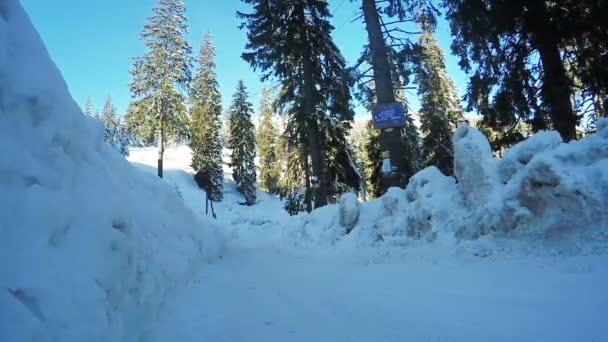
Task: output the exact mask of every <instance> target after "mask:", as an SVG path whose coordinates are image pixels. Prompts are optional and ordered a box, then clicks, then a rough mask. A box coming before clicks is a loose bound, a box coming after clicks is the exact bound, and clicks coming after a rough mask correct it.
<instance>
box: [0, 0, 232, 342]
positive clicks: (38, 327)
mask: <svg viewBox="0 0 608 342" xmlns="http://www.w3.org/2000/svg"><path fill="white" fill-rule="evenodd" d="M0 146H2V152H1V153H0V189H1V190H0V193H1V194H2V196H0V341H6V342H12V341H62V342H64V341H141V340H146V337H145V325H146V323H147V322H148V321H149V320H150V319H151V318H153V317H154V316H155V315H156V314H157V312H158V310H159V308H160V306H161V305H162V303H163V300H164V298H165V294H166V293H167V292H168V291H171V289H172V288H174V286H176V285H178V284H179V283H180V282H183V281H185V279H186V276H187V275H188V274H189V272H191V271H192V269H193V267H195V266H197V265H200V264H201V263H203V262H205V261H206V260H209V259H210V258H213V257H214V256H215V255H217V253H218V252H219V249H220V247H221V244H220V241H221V240H220V239H219V237H218V236H217V235H216V233H215V228H214V226H213V225H212V224H211V223H210V222H207V221H205V222H200V221H199V220H198V219H197V218H196V217H195V216H194V214H192V212H191V211H189V210H187V209H185V207H184V205H183V202H182V201H181V200H180V199H179V197H178V196H177V195H176V194H175V192H174V191H173V189H171V188H170V187H168V186H167V185H166V184H165V183H163V182H161V181H160V180H157V179H155V177H153V176H149V175H146V174H143V173H140V172H139V171H137V170H135V169H134V168H133V167H132V166H131V165H130V164H129V163H128V162H127V161H126V160H125V159H124V158H123V157H121V156H120V155H119V154H118V153H117V152H115V151H114V150H113V149H112V148H110V147H109V146H107V145H106V144H105V143H103V130H102V125H101V124H100V123H99V122H97V121H96V120H94V119H92V118H89V117H87V116H84V115H82V112H81V111H80V109H79V108H78V106H77V105H76V103H75V102H74V101H73V100H72V98H71V96H70V94H69V92H68V90H67V86H66V84H65V82H64V81H63V79H62V77H61V75H60V73H59V71H58V70H57V68H56V67H55V65H54V64H53V63H52V62H51V60H50V58H49V55H48V53H47V51H46V49H45V48H44V46H43V43H42V42H41V40H40V38H39V36H38V34H37V33H36V31H35V30H34V29H33V27H32V25H31V23H30V21H29V19H28V17H27V15H26V14H25V12H24V10H23V9H22V7H21V5H20V4H19V2H18V1H17V0H0Z"/></svg>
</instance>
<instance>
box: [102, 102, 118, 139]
mask: <svg viewBox="0 0 608 342" xmlns="http://www.w3.org/2000/svg"><path fill="white" fill-rule="evenodd" d="M101 121H102V122H103V125H104V127H105V132H104V138H105V140H106V142H108V143H110V144H112V142H113V141H114V136H115V135H116V131H117V130H118V116H117V115H116V107H114V103H113V102H112V96H110V95H108V97H106V101H105V102H104V104H103V109H102V110H101Z"/></svg>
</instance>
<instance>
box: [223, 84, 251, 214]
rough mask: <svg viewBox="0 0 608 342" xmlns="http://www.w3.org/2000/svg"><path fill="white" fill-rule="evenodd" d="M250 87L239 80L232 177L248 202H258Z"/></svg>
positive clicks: (232, 117) (233, 111)
mask: <svg viewBox="0 0 608 342" xmlns="http://www.w3.org/2000/svg"><path fill="white" fill-rule="evenodd" d="M248 96H249V95H248V93H247V88H246V87H245V84H244V83H243V81H239V83H238V85H237V87H236V92H235V94H234V96H233V98H232V105H231V106H230V109H229V110H228V113H229V122H228V126H229V128H230V137H229V139H228V148H230V149H231V151H232V155H231V161H230V166H231V167H232V177H233V179H234V182H235V183H236V186H237V189H238V190H239V191H240V192H241V193H242V194H243V196H245V204H247V205H253V204H255V202H256V186H255V183H256V168H255V151H256V147H255V127H254V126H253V123H252V122H251V115H252V113H253V105H252V104H251V103H250V102H249V101H248Z"/></svg>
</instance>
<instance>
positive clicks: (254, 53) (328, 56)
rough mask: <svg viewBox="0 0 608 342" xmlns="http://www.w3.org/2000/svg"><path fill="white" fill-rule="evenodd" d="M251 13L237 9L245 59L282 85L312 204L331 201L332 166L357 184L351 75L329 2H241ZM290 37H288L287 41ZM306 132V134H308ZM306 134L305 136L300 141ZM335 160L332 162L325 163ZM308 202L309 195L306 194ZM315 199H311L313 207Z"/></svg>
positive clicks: (281, 99) (283, 101) (283, 107)
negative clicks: (351, 143)
mask: <svg viewBox="0 0 608 342" xmlns="http://www.w3.org/2000/svg"><path fill="white" fill-rule="evenodd" d="M243 1H244V2H245V3H248V4H252V5H253V12H252V13H239V17H241V18H242V19H244V23H243V25H242V27H244V28H246V29H247V31H248V32H247V37H248V39H249V42H248V44H247V49H248V51H247V52H246V53H244V54H243V58H244V59H245V60H246V61H247V62H249V63H250V64H251V65H252V66H253V67H254V68H260V69H261V70H262V71H263V76H262V80H267V79H269V78H271V77H274V78H277V79H278V80H279V81H280V83H281V88H282V91H281V94H280V96H279V99H278V104H279V108H280V109H281V111H282V112H283V113H284V114H285V115H288V116H290V117H291V120H289V121H290V124H291V125H296V126H297V127H295V128H294V129H291V130H289V132H291V133H294V134H295V133H297V134H298V137H296V136H294V137H291V138H290V139H289V141H290V142H293V143H296V144H298V146H299V148H300V150H301V152H302V154H303V155H304V154H306V155H309V156H310V165H308V158H305V160H303V162H304V163H305V164H306V166H305V167H304V168H305V170H308V168H309V167H310V169H311V170H312V172H305V174H304V175H303V176H304V177H307V178H308V179H306V180H305V183H306V184H308V183H311V186H310V188H311V189H312V192H313V194H314V196H313V197H314V206H315V207H320V206H323V205H325V204H327V202H328V199H329V198H330V196H332V194H331V193H330V191H329V187H330V182H332V181H333V180H329V179H328V177H327V176H328V170H329V169H332V170H334V171H336V172H341V173H342V175H339V177H340V178H341V179H343V180H344V181H348V182H349V183H351V184H347V185H349V186H353V187H354V186H357V184H358V183H359V180H358V179H357V180H356V181H353V178H357V177H356V176H354V175H356V172H354V167H353V166H352V162H351V160H349V155H348V152H347V146H345V144H346V139H345V136H346V135H347V133H348V129H349V122H350V121H352V119H353V112H352V110H351V108H350V105H349V101H350V91H349V87H350V85H351V80H350V77H349V75H348V73H347V71H346V67H345V61H344V59H343V57H342V56H341V54H340V52H339V49H338V48H337V47H336V45H335V44H334V43H333V41H332V39H331V32H332V30H333V27H332V26H331V24H330V23H329V18H330V17H331V14H330V13H329V8H328V4H327V2H325V1H312V0H288V1H280V0H270V1H268V0H243ZM286 37H289V39H286ZM304 132H305V133H304ZM300 137H304V139H300ZM328 161H329V162H330V163H334V164H333V165H328V163H327V162H328ZM308 200H310V197H309V198H308ZM311 204H312V203H307V206H308V207H311Z"/></svg>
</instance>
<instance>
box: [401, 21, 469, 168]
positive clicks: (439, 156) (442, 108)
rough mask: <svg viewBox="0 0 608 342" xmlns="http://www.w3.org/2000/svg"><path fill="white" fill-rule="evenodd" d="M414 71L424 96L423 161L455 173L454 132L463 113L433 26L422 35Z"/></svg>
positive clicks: (422, 106)
mask: <svg viewBox="0 0 608 342" xmlns="http://www.w3.org/2000/svg"><path fill="white" fill-rule="evenodd" d="M418 46H419V50H418V51H417V52H416V54H415V56H414V59H413V72H414V76H415V79H416V83H417V84H418V95H419V96H420V97H421V108H420V113H419V114H420V123H421V127H420V128H421V130H422V134H423V135H424V137H423V139H422V160H423V162H424V165H426V166H429V165H435V166H437V168H439V169H440V170H441V171H442V172H443V173H445V174H447V175H451V174H452V173H453V169H454V166H453V160H454V156H453V147H452V132H453V131H454V129H455V128H456V125H457V123H458V122H459V121H461V120H463V112H462V108H461V106H460V101H459V99H458V93H457V90H456V87H455V86H454V83H453V82H452V80H451V79H450V76H449V75H448V73H447V71H446V66H445V57H444V54H443V51H442V50H441V47H440V46H439V44H438V43H437V40H435V37H434V36H433V33H432V31H431V30H430V28H428V27H427V28H426V29H425V32H424V33H423V34H422V35H421V36H420V39H419V41H418Z"/></svg>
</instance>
